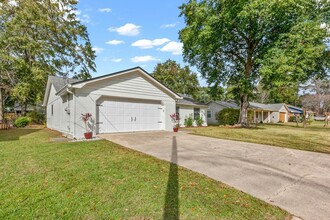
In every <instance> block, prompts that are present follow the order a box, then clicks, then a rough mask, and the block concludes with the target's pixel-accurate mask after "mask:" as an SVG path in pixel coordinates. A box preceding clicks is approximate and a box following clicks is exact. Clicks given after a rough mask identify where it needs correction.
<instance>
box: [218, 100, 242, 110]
mask: <svg viewBox="0 0 330 220" xmlns="http://www.w3.org/2000/svg"><path fill="white" fill-rule="evenodd" d="M215 103H217V104H219V105H222V106H225V107H226V108H236V109H238V108H239V106H238V105H237V104H236V103H235V102H233V101H215Z"/></svg>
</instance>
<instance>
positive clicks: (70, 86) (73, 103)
mask: <svg viewBox="0 0 330 220" xmlns="http://www.w3.org/2000/svg"><path fill="white" fill-rule="evenodd" d="M69 88H72V85H71V84H68V85H67V88H66V91H67V92H68V93H69V94H71V95H72V111H71V110H70V111H71V112H72V113H73V128H72V137H73V139H74V140H75V139H76V95H75V93H74V92H72V91H71V90H70V89H69Z"/></svg>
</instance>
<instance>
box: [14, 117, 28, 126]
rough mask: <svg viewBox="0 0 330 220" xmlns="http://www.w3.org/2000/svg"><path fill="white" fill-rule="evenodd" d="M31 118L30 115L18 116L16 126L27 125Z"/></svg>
mask: <svg viewBox="0 0 330 220" xmlns="http://www.w3.org/2000/svg"><path fill="white" fill-rule="evenodd" d="M30 122H31V120H30V118H29V117H19V118H16V120H15V121H14V126H15V127H18V128H21V127H25V126H27V125H28V124H30Z"/></svg>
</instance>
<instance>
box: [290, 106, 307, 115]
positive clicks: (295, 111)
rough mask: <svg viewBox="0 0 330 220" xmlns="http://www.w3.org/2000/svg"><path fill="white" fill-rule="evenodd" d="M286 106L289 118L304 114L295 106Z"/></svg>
mask: <svg viewBox="0 0 330 220" xmlns="http://www.w3.org/2000/svg"><path fill="white" fill-rule="evenodd" d="M287 106H288V109H289V117H291V116H295V115H298V116H301V115H303V114H304V112H303V109H302V108H299V107H296V106H293V105H287Z"/></svg>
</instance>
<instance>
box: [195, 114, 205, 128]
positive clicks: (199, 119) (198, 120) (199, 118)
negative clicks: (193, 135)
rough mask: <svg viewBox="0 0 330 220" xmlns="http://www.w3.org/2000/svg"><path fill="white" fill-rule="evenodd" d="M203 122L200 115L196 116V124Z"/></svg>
mask: <svg viewBox="0 0 330 220" xmlns="http://www.w3.org/2000/svg"><path fill="white" fill-rule="evenodd" d="M203 123H204V120H203V118H202V117H200V116H197V118H196V124H197V126H202V125H203Z"/></svg>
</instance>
